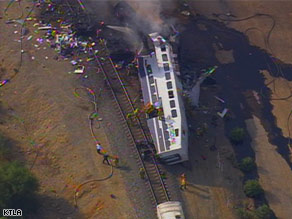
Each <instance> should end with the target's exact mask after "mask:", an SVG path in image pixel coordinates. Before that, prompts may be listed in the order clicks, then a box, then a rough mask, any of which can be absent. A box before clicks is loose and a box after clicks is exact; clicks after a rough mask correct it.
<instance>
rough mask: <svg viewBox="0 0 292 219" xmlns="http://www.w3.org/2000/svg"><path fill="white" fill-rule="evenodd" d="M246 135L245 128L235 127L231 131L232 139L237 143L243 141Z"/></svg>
mask: <svg viewBox="0 0 292 219" xmlns="http://www.w3.org/2000/svg"><path fill="white" fill-rule="evenodd" d="M244 137H245V132H244V130H243V128H234V129H233V130H232V131H231V133H230V140H231V141H232V142H233V143H235V144H239V143H242V142H243V139H244Z"/></svg>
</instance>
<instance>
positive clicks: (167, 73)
mask: <svg viewBox="0 0 292 219" xmlns="http://www.w3.org/2000/svg"><path fill="white" fill-rule="evenodd" d="M165 79H166V80H170V72H165Z"/></svg>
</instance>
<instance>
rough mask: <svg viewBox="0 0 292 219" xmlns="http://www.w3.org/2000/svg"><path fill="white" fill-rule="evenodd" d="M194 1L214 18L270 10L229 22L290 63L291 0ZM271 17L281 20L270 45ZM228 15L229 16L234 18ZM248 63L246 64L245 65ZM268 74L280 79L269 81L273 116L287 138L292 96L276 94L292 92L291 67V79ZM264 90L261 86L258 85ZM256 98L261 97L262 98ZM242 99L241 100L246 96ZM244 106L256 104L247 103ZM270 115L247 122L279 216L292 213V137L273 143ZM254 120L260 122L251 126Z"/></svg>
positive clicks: (223, 56) (197, 8)
mask: <svg viewBox="0 0 292 219" xmlns="http://www.w3.org/2000/svg"><path fill="white" fill-rule="evenodd" d="M191 6H192V7H193V9H194V11H195V12H196V13H199V14H202V15H205V16H206V17H208V18H210V19H216V17H214V16H213V14H214V13H216V14H227V13H230V14H231V15H234V16H233V17H230V19H241V18H246V17H249V16H252V15H254V14H256V13H261V14H267V15H268V16H270V17H268V16H262V17H258V18H254V19H249V20H245V21H241V22H232V21H229V22H228V21H226V22H225V24H226V25H227V26H228V27H231V28H234V29H236V30H238V31H239V32H241V33H244V34H246V35H247V37H248V39H249V41H250V43H251V45H254V46H256V47H258V48H259V49H263V50H265V51H267V52H268V53H270V54H271V55H272V56H273V57H276V58H277V59H278V60H279V61H278V62H281V63H282V64H283V63H284V64H286V65H288V64H291V50H292V44H291V39H292V32H291V30H292V28H291V27H292V26H291V25H292V23H291V22H290V20H291V15H292V14H291V12H292V3H291V2H290V1H208V2H204V1H197V2H193V3H191ZM271 17H272V18H273V19H274V20H275V26H274V28H273V29H272V32H271V33H270V38H269V42H268V45H267V42H266V43H265V38H266V37H267V35H268V34H269V31H270V30H271V27H273V20H272V18H271ZM224 18H227V19H228V17H224ZM225 51H226V50H225ZM223 52H224V50H223V51H222V52H221V54H219V58H221V60H219V59H218V60H219V61H220V62H221V63H222V64H226V63H229V62H231V63H232V62H234V57H233V56H232V54H233V53H232V52H233V51H232V50H229V52H228V53H223ZM230 52H231V53H230ZM230 56H231V58H230ZM217 58H218V57H217ZM222 60H223V61H222ZM224 60H227V62H226V63H224ZM230 60H231V61H230ZM235 62H236V59H235ZM242 68H245V67H244V66H242ZM282 68H283V67H282ZM283 71H284V70H283ZM262 74H263V75H264V76H265V78H266V79H265V83H266V84H268V83H269V82H271V80H272V79H275V83H270V84H269V86H268V87H269V88H270V90H271V98H273V99H274V100H272V101H271V104H272V109H271V112H272V116H274V117H275V124H276V127H277V128H280V130H281V132H282V133H280V134H281V135H283V136H284V137H288V126H287V124H288V123H289V124H290V126H291V120H290V121H287V119H288V115H289V113H290V111H291V99H287V100H276V99H277V98H282V97H287V96H289V95H290V94H291V88H290V87H291V82H290V81H291V71H288V72H287V71H286V73H285V74H286V77H287V78H288V79H289V80H290V81H288V80H286V79H285V78H281V77H272V76H271V74H272V75H273V74H275V72H267V71H265V72H263V73H262ZM251 80H252V79H251ZM239 84H240V83H239ZM239 86H240V85H239ZM259 89H260V88H258V89H257V90H259ZM261 98H262V97H260V98H259V102H258V103H256V101H254V103H252V104H253V105H257V104H258V105H259V106H260V105H262V104H263V102H261ZM255 99H257V97H256V98H255ZM238 100H239V101H240V99H238ZM250 106H251V105H250ZM255 108H257V107H254V106H252V107H251V109H252V110H251V113H252V114H253V113H256V112H258V110H255V112H253V110H254V109H255ZM244 110H250V109H246V108H244ZM260 111H265V110H260ZM264 117H265V116H264V115H262V116H261V118H260V120H258V119H256V121H253V117H252V118H250V119H248V120H247V121H246V123H247V124H249V125H247V128H248V131H249V133H250V136H251V137H252V146H253V149H254V152H255V157H256V163H257V165H258V174H259V180H260V183H261V185H262V186H263V188H264V189H265V191H266V199H267V201H268V203H269V205H270V207H271V208H272V210H273V211H274V212H275V215H276V216H277V217H278V218H290V217H291V212H289V207H288V206H287V205H286V204H287V203H290V202H291V197H292V193H291V191H290V189H289V186H288V185H290V184H291V183H292V182H291V167H289V163H287V159H286V160H285V159H284V158H283V156H281V154H282V155H283V153H285V155H286V156H287V155H288V156H289V152H287V150H284V149H283V148H287V141H286V142H285V143H283V142H282V143H281V142H276V143H271V142H270V138H269V139H268V136H269V137H270V136H271V135H273V133H271V132H273V131H272V129H269V128H267V125H266V124H267V123H269V122H271V123H272V120H270V121H267V120H269V117H267V118H264ZM273 120H274V119H273ZM251 123H253V124H256V125H250V124H251ZM261 123H262V124H265V129H266V130H265V129H263V127H262V126H261ZM290 129H291V128H290ZM273 145H277V147H278V150H275V146H273ZM281 148H282V149H283V150H284V152H283V150H282V149H281ZM279 151H281V154H279ZM284 179H285V180H284ZM282 183H283V185H282ZM285 188H286V189H285Z"/></svg>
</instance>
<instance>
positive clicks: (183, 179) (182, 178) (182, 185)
mask: <svg viewBox="0 0 292 219" xmlns="http://www.w3.org/2000/svg"><path fill="white" fill-rule="evenodd" d="M186 188H187V179H186V174H184V173H183V174H182V175H181V176H180V189H181V190H185V189H186Z"/></svg>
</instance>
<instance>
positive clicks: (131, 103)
mask: <svg viewBox="0 0 292 219" xmlns="http://www.w3.org/2000/svg"><path fill="white" fill-rule="evenodd" d="M106 48H107V47H106ZM108 58H109V60H110V62H111V64H112V67H113V69H114V71H115V73H116V75H117V77H118V79H119V82H120V84H121V85H122V88H123V90H124V93H125V95H126V96H127V99H128V102H129V103H130V106H131V108H132V111H134V110H135V108H134V104H133V102H132V100H131V98H130V96H129V94H128V91H127V89H126V88H125V85H124V83H123V81H122V79H121V76H120V74H119V73H118V71H117V70H116V68H115V67H114V64H113V61H112V59H111V58H110V57H108ZM135 119H136V120H137V121H138V124H139V127H140V129H141V131H142V132H143V136H144V140H146V141H147V142H148V139H147V135H146V133H145V130H144V128H143V126H142V123H141V120H140V119H139V118H138V117H135ZM151 158H152V161H153V162H154V163H155V164H156V162H157V160H156V159H155V157H154V156H152V157H151ZM155 168H156V171H157V172H158V173H159V176H160V170H159V168H158V166H157V165H155ZM159 179H160V183H161V185H163V190H164V192H165V194H166V197H167V201H169V200H170V198H169V195H168V192H167V190H166V187H165V183H164V182H163V180H162V178H161V177H159Z"/></svg>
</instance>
